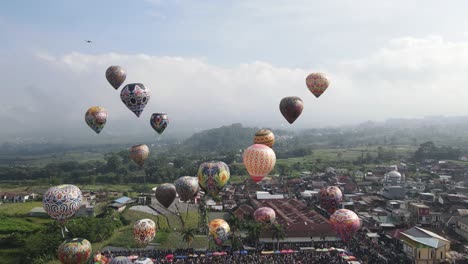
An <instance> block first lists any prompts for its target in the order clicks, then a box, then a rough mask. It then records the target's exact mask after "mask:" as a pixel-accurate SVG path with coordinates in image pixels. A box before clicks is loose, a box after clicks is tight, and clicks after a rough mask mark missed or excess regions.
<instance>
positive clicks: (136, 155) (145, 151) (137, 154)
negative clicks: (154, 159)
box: [130, 144, 149, 167]
mask: <svg viewBox="0 0 468 264" xmlns="http://www.w3.org/2000/svg"><path fill="white" fill-rule="evenodd" d="M148 155H149V148H148V146H146V145H144V144H142V145H136V146H133V147H131V148H130V159H132V160H133V161H134V162H135V163H136V164H138V165H139V166H140V167H143V165H144V164H145V160H146V159H147V158H148Z"/></svg>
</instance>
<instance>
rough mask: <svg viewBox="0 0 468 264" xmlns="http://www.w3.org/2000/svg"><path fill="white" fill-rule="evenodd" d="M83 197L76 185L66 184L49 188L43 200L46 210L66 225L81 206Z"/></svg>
mask: <svg viewBox="0 0 468 264" xmlns="http://www.w3.org/2000/svg"><path fill="white" fill-rule="evenodd" d="M82 198H83V196H82V194H81V190H80V189H79V188H78V187H76V186H75V185H70V184H64V185H58V186H54V187H51V188H49V190H47V191H46V192H45V194H44V197H43V199H42V203H43V207H44V210H45V211H46V212H47V214H49V215H50V217H52V218H53V219H55V220H57V221H58V222H59V223H60V224H62V225H63V224H65V222H66V221H67V219H69V218H70V217H72V216H73V215H74V214H75V213H76V211H78V209H79V208H80V206H81V200H82Z"/></svg>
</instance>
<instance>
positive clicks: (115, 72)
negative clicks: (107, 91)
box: [106, 66, 127, 90]
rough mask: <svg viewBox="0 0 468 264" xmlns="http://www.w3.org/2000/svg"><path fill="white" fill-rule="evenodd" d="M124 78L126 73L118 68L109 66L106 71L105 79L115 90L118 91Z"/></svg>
mask: <svg viewBox="0 0 468 264" xmlns="http://www.w3.org/2000/svg"><path fill="white" fill-rule="evenodd" d="M125 78H127V73H126V72H125V70H124V69H123V68H122V67H120V66H110V67H109V68H107V70H106V79H107V81H108V82H109V83H110V84H111V85H112V87H114V89H116V90H117V89H119V87H120V85H122V83H123V82H124V81H125Z"/></svg>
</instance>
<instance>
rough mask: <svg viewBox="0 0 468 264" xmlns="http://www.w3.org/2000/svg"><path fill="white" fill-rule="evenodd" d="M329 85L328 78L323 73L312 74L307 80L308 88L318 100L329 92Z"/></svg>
mask: <svg viewBox="0 0 468 264" xmlns="http://www.w3.org/2000/svg"><path fill="white" fill-rule="evenodd" d="M329 84H330V82H329V81H328V78H327V76H325V74H323V73H311V74H309V76H307V78H306V85H307V88H309V91H310V92H311V93H312V94H313V95H315V97H317V98H319V96H320V95H322V94H323V93H324V92H325V90H327V88H328V85H329Z"/></svg>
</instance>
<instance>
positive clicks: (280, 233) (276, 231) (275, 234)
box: [271, 223, 285, 250]
mask: <svg viewBox="0 0 468 264" xmlns="http://www.w3.org/2000/svg"><path fill="white" fill-rule="evenodd" d="M271 231H272V234H271V239H276V249H277V250H279V241H280V240H283V239H284V237H285V231H284V228H283V226H282V225H280V224H278V223H275V224H273V225H272V226H271Z"/></svg>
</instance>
